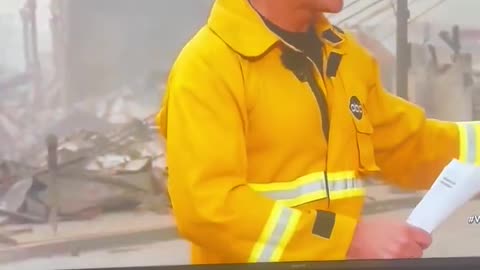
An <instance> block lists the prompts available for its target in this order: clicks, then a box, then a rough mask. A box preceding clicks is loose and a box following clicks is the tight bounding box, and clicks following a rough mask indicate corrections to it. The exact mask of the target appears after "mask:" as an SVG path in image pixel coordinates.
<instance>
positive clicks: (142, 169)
mask: <svg viewBox="0 0 480 270" xmlns="http://www.w3.org/2000/svg"><path fill="white" fill-rule="evenodd" d="M151 119H152V117H149V118H148V119H146V120H138V119H134V120H132V121H129V122H128V123H125V124H120V125H113V126H114V128H111V129H110V130H108V131H107V132H105V133H103V134H102V133H99V132H92V131H89V130H78V131H76V132H75V133H73V134H71V135H69V136H65V137H63V138H60V139H59V141H58V146H57V147H56V155H57V162H58V163H57V164H56V172H55V176H53V175H52V174H51V170H49V166H48V162H47V160H48V154H47V148H46V146H45V144H43V145H41V144H39V145H35V146H34V147H32V150H30V151H26V153H27V155H24V156H25V159H23V160H20V161H12V160H7V159H4V160H0V222H3V223H5V222H28V223H32V222H33V223H39V222H40V223H41V222H47V219H48V215H49V213H50V212H51V211H52V209H53V206H52V204H51V195H50V193H51V189H52V187H51V185H50V183H51V181H52V180H53V179H52V177H55V182H56V189H57V198H56V202H57V204H58V205H56V207H57V212H58V217H59V218H60V219H61V220H65V219H85V218H92V217H95V216H96V215H98V214H99V213H101V212H103V211H115V210H125V209H132V208H136V207H139V206H142V207H147V208H148V209H151V210H154V211H155V210H156V211H162V210H166V205H167V203H166V202H165V199H163V198H164V197H165V195H164V187H163V183H164V181H165V177H164V176H165V173H164V171H165V168H164V154H163V151H162V145H161V143H160V141H159V140H158V134H157V131H156V130H155V129H154V128H153V127H152V126H153V123H152V121H151ZM0 127H1V125H0ZM0 129H2V128H0ZM22 161H23V162H22ZM50 169H51V168H50Z"/></svg>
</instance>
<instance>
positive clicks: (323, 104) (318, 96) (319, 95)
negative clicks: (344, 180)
mask: <svg viewBox="0 0 480 270" xmlns="http://www.w3.org/2000/svg"><path fill="white" fill-rule="evenodd" d="M305 57H306V58H307V59H308V60H309V61H310V63H311V64H312V66H313V68H314V69H315V70H316V71H317V72H318V73H319V74H320V76H322V79H323V78H324V76H323V72H321V71H320V70H319V68H318V67H317V66H316V65H315V62H314V61H313V60H312V59H311V58H310V57H308V56H305ZM307 83H308V85H309V87H310V90H311V92H312V93H313V95H314V97H315V100H316V101H317V105H318V109H319V110H320V114H321V119H322V130H323V136H324V138H325V141H326V143H327V151H326V153H325V171H324V172H323V176H324V177H323V178H324V181H325V191H326V193H327V204H328V208H330V186H329V185H328V174H327V164H328V139H329V134H330V118H329V113H328V103H327V97H326V96H325V93H324V92H323V91H322V89H321V88H320V87H319V86H318V83H317V82H316V80H315V76H314V73H313V70H312V69H310V70H309V72H308V73H307Z"/></svg>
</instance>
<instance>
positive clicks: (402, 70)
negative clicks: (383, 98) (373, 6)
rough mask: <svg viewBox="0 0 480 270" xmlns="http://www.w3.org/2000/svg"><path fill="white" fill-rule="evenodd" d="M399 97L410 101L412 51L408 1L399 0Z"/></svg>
mask: <svg viewBox="0 0 480 270" xmlns="http://www.w3.org/2000/svg"><path fill="white" fill-rule="evenodd" d="M396 15H397V46H396V47H397V75H396V77H397V89H396V90H397V95H398V96H399V97H401V98H404V99H407V100H408V70H409V68H410V49H409V47H410V46H409V43H408V19H409V17H410V11H409V9H408V0H397V14H396Z"/></svg>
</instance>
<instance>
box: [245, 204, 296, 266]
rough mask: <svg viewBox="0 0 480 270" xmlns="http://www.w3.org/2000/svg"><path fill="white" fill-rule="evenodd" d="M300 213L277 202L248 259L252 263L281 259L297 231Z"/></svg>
mask: <svg viewBox="0 0 480 270" xmlns="http://www.w3.org/2000/svg"><path fill="white" fill-rule="evenodd" d="M300 215H301V212H300V211H299V210H296V209H292V208H288V207H285V206H283V205H282V204H281V203H278V202H277V203H275V205H274V206H273V209H272V212H271V213H270V216H269V218H268V220H267V223H266V224H265V227H264V228H263V231H262V233H261V235H260V237H259V239H258V241H257V243H255V245H254V247H253V249H252V252H251V254H250V258H249V260H248V261H249V262H251V263H255V262H278V261H280V258H281V257H282V255H283V252H284V251H285V247H286V246H287V244H288V243H289V242H290V239H292V236H293V234H294V233H295V229H296V227H297V224H298V222H299V221H300Z"/></svg>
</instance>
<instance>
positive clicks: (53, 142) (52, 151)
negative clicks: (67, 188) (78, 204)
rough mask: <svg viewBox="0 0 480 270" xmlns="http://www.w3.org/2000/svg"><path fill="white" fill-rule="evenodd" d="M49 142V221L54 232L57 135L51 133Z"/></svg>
mask: <svg viewBox="0 0 480 270" xmlns="http://www.w3.org/2000/svg"><path fill="white" fill-rule="evenodd" d="M46 143H47V151H48V152H47V153H48V154H47V163H48V172H49V174H48V176H49V180H50V181H49V185H48V202H49V207H50V211H49V216H48V222H49V224H50V226H51V227H52V230H53V233H55V234H56V233H57V228H58V225H57V224H58V221H57V219H58V203H59V202H58V195H59V194H58V184H57V168H58V156H57V149H58V139H57V137H56V136H55V135H49V136H48V137H47V140H46Z"/></svg>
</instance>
